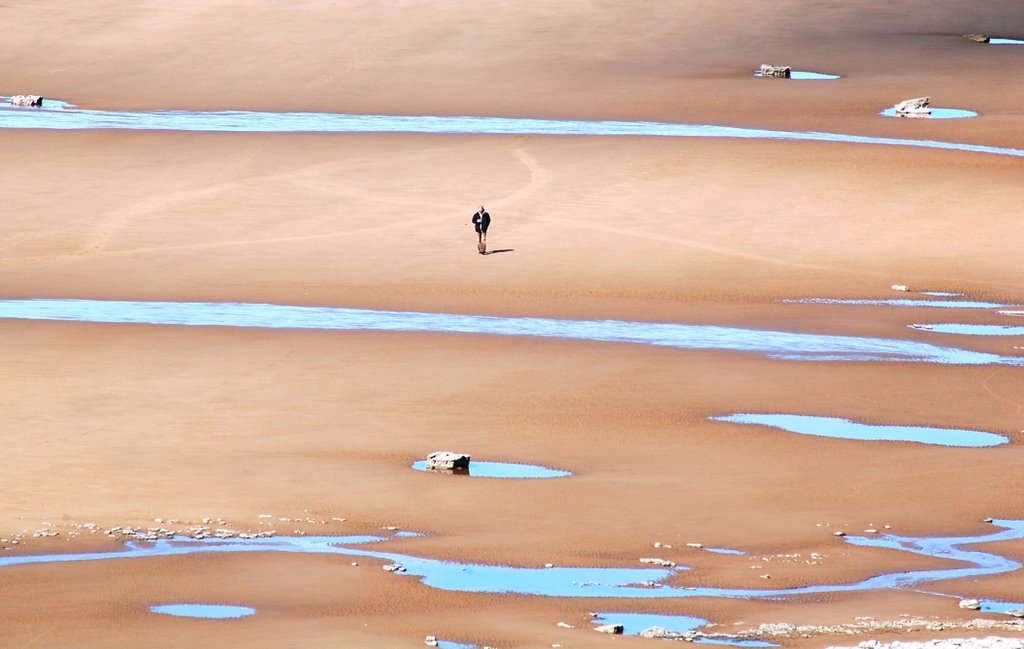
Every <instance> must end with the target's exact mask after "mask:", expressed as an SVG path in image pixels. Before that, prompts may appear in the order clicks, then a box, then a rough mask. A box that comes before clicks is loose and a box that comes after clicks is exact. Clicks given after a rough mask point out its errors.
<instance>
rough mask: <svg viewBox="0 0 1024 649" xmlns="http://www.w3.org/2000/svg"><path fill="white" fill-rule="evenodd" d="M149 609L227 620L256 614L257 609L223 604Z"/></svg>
mask: <svg viewBox="0 0 1024 649" xmlns="http://www.w3.org/2000/svg"><path fill="white" fill-rule="evenodd" d="M149 610H150V611H152V612H153V613H160V614H161V615H173V616H175V617H199V618H207V619H217V620H225V619H229V618H239V617H248V616H250V615H255V613H256V609H254V608H249V607H248V606H224V605H221V604H161V605H158V606H150V607H149Z"/></svg>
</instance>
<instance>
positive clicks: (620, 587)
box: [0, 519, 1024, 599]
mask: <svg viewBox="0 0 1024 649" xmlns="http://www.w3.org/2000/svg"><path fill="white" fill-rule="evenodd" d="M993 526H994V527H996V528H998V531H995V532H993V533H990V534H979V535H976V536H962V537H921V538H918V537H908V536H896V535H889V534H882V535H877V536H872V537H858V536H846V537H843V541H844V542H846V543H849V544H851V545H857V546H865V547H877V548H887V549H891V550H897V551H900V552H909V553H912V554H919V555H925V556H929V557H937V558H942V559H948V560H950V561H951V562H953V563H954V564H955V567H951V568H942V569H934V570H910V571H897V572H891V573H885V574H881V575H876V576H874V577H870V578H868V579H865V580H863V581H858V582H851V583H845V584H820V585H810V586H803V587H798V588H774V589H772V588H768V589H752V588H716V587H707V586H687V585H685V584H684V585H677V584H678V583H679V582H680V581H681V580H682V578H683V577H684V575H685V571H687V570H688V568H686V567H685V566H676V567H672V568H662V567H657V568H655V567H637V568H580V567H560V566H554V567H551V568H542V567H538V568H526V567H515V566H507V565H488V564H471V563H457V562H451V561H440V560H437V559H427V558H423V557H418V556H414V555H408V554H398V553H395V552H383V551H378V550H367V549H363V548H360V547H358V546H359V545H362V544H366V543H371V542H375V541H384V540H387V539H388V538H391V537H380V536H342V537H320V536H300V537H283V536H282V537H272V538H256V539H239V538H234V539H217V538H205V539H191V538H187V537H179V538H174V539H164V540H158V541H151V542H149V541H147V542H137V541H131V542H127V543H125V545H124V547H123V549H121V550H119V551H114V552H92V553H81V554H46V555H16V556H2V557H0V568H2V567H5V566H16V565H18V566H24V565H33V564H48V563H63V562H73V561H114V560H124V559H144V558H147V557H158V556H170V555H176V556H181V555H190V554H203V553H245V552H281V553H288V554H326V555H335V556H339V557H346V558H348V557H363V558H370V559H378V560H380V561H383V562H386V563H389V564H397V565H398V566H400V567H401V569H400V570H397V571H395V572H394V573H393V574H395V575H396V576H397V577H398V578H402V577H411V578H416V579H419V580H420V581H421V582H422V583H423V584H424V585H426V586H429V587H431V588H437V589H439V590H447V591H459V592H466V593H491V594H520V595H538V596H544V597H576V598H619V599H631V598H632V599H671V598H689V597H721V598H732V599H759V598H772V599H776V598H780V597H792V596H800V595H819V594H823V593H841V592H852V591H868V590H876V589H882V588H912V587H916V586H919V585H920V584H923V583H928V582H936V581H945V580H951V579H966V578H970V577H980V576H984V575H994V574H1000V573H1006V572H1012V571H1014V570H1018V569H1020V567H1021V565H1020V564H1019V563H1017V562H1016V561H1013V560H1012V559H1008V558H1006V557H1003V556H1001V555H998V554H995V553H994V552H991V551H983V550H973V549H968V548H965V546H971V545H978V544H991V543H997V542H999V541H1010V540H1017V539H1021V538H1024V521H1020V520H1002V519H1000V520H995V521H993ZM670 578H671V583H670V582H669V580H670Z"/></svg>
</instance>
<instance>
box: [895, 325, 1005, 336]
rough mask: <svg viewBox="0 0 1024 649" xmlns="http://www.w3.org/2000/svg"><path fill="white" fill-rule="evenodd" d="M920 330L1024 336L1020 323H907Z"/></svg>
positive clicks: (972, 334)
mask: <svg viewBox="0 0 1024 649" xmlns="http://www.w3.org/2000/svg"><path fill="white" fill-rule="evenodd" d="M907 326H908V327H910V328H911V329H918V330H920V331H934V332H935V333H941V334H962V335H965V336H1024V326H1020V325H987V324H957V323H954V322H937V323H934V324H912V325H907Z"/></svg>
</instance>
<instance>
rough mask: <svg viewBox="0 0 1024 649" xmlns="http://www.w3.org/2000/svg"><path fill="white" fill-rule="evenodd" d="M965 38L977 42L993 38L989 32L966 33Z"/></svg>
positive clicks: (985, 41) (984, 41)
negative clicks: (989, 35)
mask: <svg viewBox="0 0 1024 649" xmlns="http://www.w3.org/2000/svg"><path fill="white" fill-rule="evenodd" d="M964 38H966V39H967V40H969V41H974V42H975V43H987V42H989V40H991V39H990V38H989V37H988V34H964Z"/></svg>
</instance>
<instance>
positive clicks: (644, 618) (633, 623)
mask: <svg viewBox="0 0 1024 649" xmlns="http://www.w3.org/2000/svg"><path fill="white" fill-rule="evenodd" d="M592 622H593V623H594V624H621V625H622V633H623V635H640V633H641V632H643V631H646V630H647V629H650V628H652V627H659V628H662V629H664V630H666V631H670V632H672V633H687V632H689V631H697V630H698V629H699V628H700V627H702V626H704V625H705V624H707V623H708V621H707V620H704V619H702V618H699V617H691V616H689V615H659V614H655V613H598V614H597V617H595V618H594V619H593V620H592ZM712 635H713V634H712ZM693 642H699V643H701V644H716V645H728V646H734V647H777V646H779V645H777V644H773V643H771V642H764V641H763V640H748V639H745V638H731V637H714V636H713V637H701V636H697V637H695V638H694V639H693Z"/></svg>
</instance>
